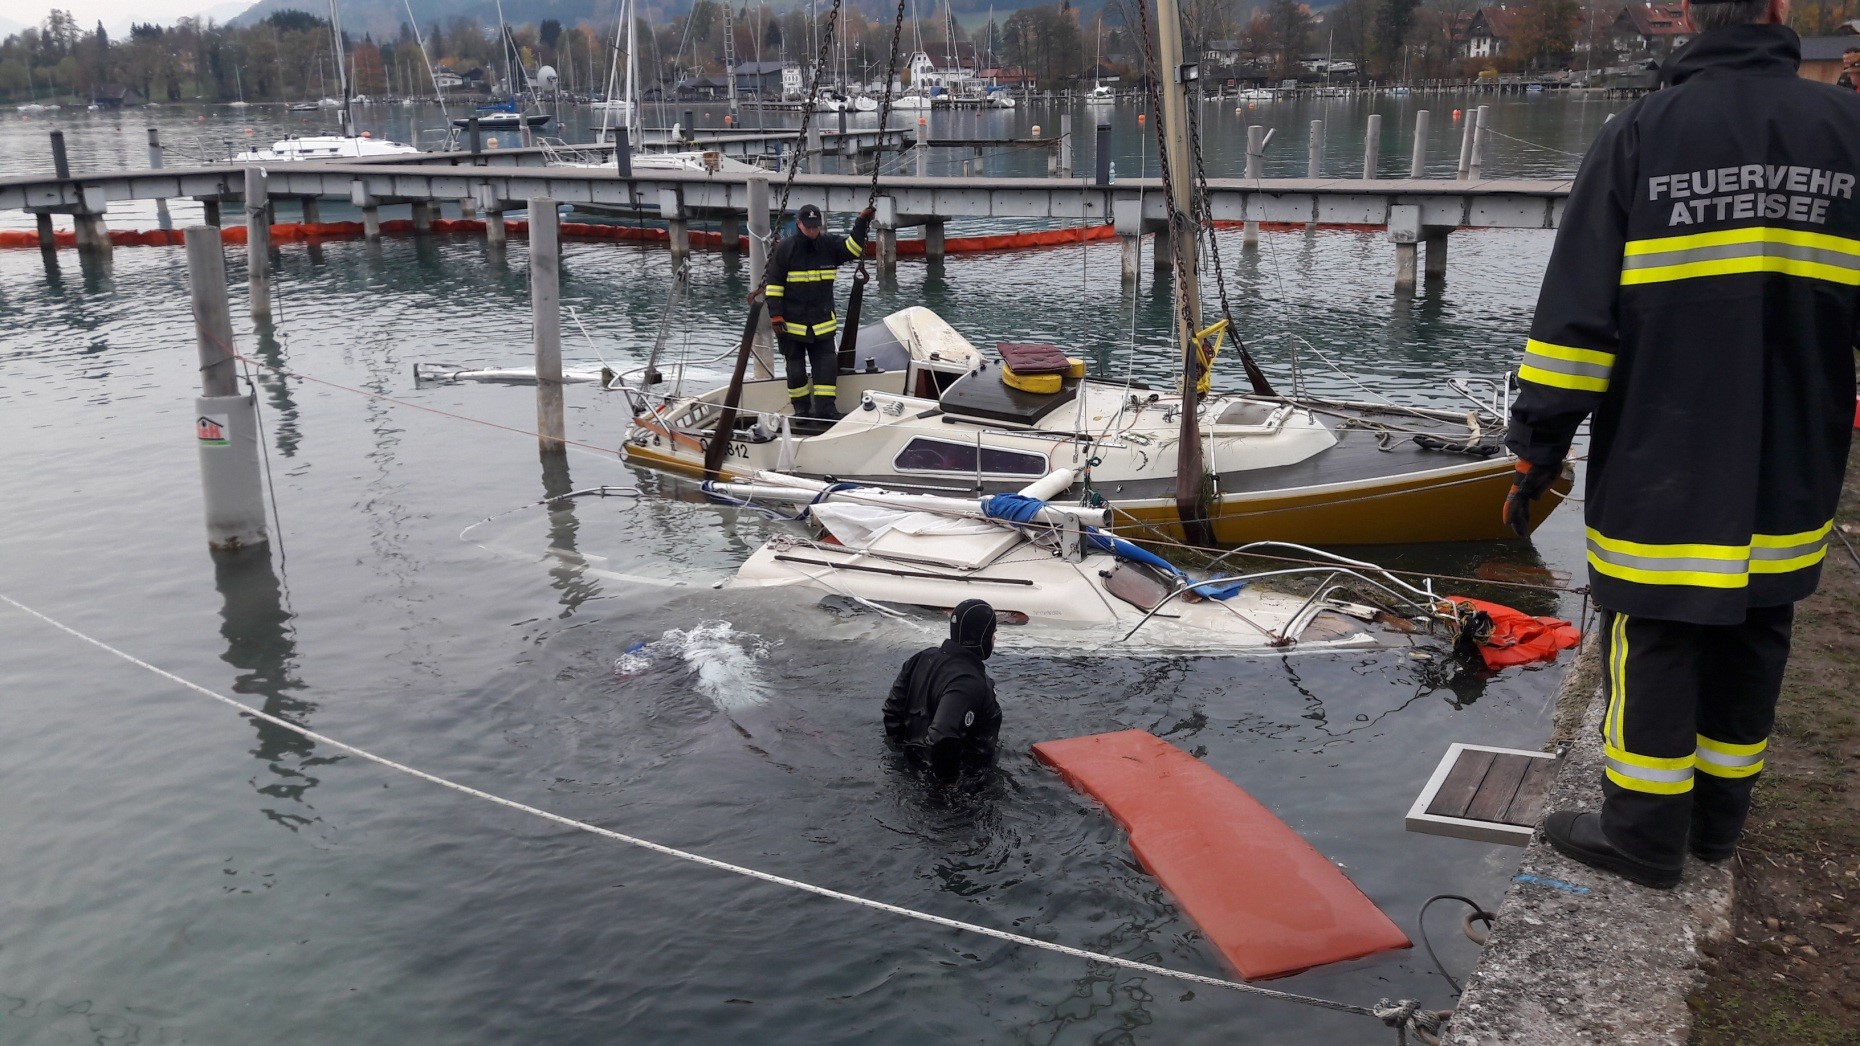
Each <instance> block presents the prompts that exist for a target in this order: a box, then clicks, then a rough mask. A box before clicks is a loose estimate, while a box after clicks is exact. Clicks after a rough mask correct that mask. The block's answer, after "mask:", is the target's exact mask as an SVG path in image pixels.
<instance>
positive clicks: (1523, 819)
mask: <svg viewBox="0 0 1860 1046" xmlns="http://www.w3.org/2000/svg"><path fill="white" fill-rule="evenodd" d="M1555 770H1556V760H1555V759H1552V758H1551V757H1550V756H1549V755H1548V754H1545V755H1543V756H1541V757H1539V758H1536V759H1532V760H1531V761H1530V768H1529V769H1528V770H1526V771H1525V773H1524V780H1523V782H1522V783H1520V784H1519V785H1518V794H1516V795H1514V796H1512V797H1511V805H1510V806H1508V807H1506V808H1505V812H1504V814H1503V815H1502V816H1501V817H1500V818H1499V820H1501V821H1503V822H1505V823H1506V824H1515V825H1523V826H1526V827H1535V826H1536V824H1537V822H1539V821H1541V820H1543V816H1544V796H1545V795H1546V794H1547V793H1548V792H1549V791H1550V778H1551V776H1552V774H1553V773H1554V771H1555Z"/></svg>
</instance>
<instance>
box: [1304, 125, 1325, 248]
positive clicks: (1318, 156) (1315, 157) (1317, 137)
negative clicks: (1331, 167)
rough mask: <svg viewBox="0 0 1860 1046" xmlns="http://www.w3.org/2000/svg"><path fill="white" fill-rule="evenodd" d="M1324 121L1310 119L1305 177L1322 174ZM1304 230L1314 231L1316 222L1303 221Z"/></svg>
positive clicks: (1316, 176) (1319, 176)
mask: <svg viewBox="0 0 1860 1046" xmlns="http://www.w3.org/2000/svg"><path fill="white" fill-rule="evenodd" d="M1323 172H1324V121H1322V120H1313V121H1311V145H1310V155H1309V156H1308V157H1307V158H1306V160H1305V177H1307V178H1322V177H1323V176H1324V173H1323ZM1305 231H1306V232H1308V233H1310V232H1316V231H1317V222H1315V221H1311V222H1306V223H1305Z"/></svg>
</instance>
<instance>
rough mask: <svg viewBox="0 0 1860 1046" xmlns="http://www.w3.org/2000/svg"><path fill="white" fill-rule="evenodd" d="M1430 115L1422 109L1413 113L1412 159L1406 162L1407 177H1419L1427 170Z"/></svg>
mask: <svg viewBox="0 0 1860 1046" xmlns="http://www.w3.org/2000/svg"><path fill="white" fill-rule="evenodd" d="M1431 119H1432V117H1430V116H1428V114H1427V110H1426V109H1422V110H1419V111H1417V112H1416V113H1415V114H1414V159H1413V160H1411V161H1410V162H1409V164H1408V177H1410V178H1420V177H1422V176H1423V175H1424V174H1425V173H1426V171H1427V125H1428V122H1429V121H1430V120H1431Z"/></svg>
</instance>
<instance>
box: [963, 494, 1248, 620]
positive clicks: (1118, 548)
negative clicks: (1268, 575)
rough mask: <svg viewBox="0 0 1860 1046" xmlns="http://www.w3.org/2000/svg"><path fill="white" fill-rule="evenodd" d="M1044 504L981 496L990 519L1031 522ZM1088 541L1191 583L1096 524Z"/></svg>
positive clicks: (1209, 592)
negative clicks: (1100, 528)
mask: <svg viewBox="0 0 1860 1046" xmlns="http://www.w3.org/2000/svg"><path fill="white" fill-rule="evenodd" d="M1045 507H1046V502H1044V501H1042V500H1040V499H1039V498H1030V497H1028V496H1027V495H1025V494H995V495H993V496H991V497H986V498H983V499H982V511H983V512H985V513H987V515H988V517H989V518H990V519H999V520H1003V521H1005V522H1008V523H1031V522H1033V520H1034V519H1035V518H1036V517H1038V516H1039V514H1040V510H1041V509H1043V508H1045ZM1085 540H1086V541H1087V542H1088V543H1089V544H1090V545H1091V546H1092V547H1093V548H1096V549H1100V550H1102V551H1105V552H1109V553H1110V554H1112V555H1113V556H1116V557H1117V558H1119V559H1128V560H1131V561H1132V562H1136V563H1142V564H1143V565H1145V566H1149V567H1154V568H1155V569H1157V570H1160V571H1162V572H1163V573H1164V574H1167V575H1169V576H1171V577H1176V578H1180V579H1181V580H1182V581H1184V582H1191V579H1190V578H1189V576H1188V574H1187V572H1185V571H1184V570H1183V569H1182V568H1181V567H1178V566H1176V565H1175V564H1174V563H1171V562H1169V561H1168V560H1166V559H1164V558H1162V557H1161V556H1159V555H1157V554H1156V553H1154V552H1151V551H1150V550H1149V549H1146V548H1142V547H1140V546H1138V545H1134V544H1131V543H1130V542H1128V541H1125V540H1124V539H1123V538H1120V537H1117V536H1116V535H1113V534H1106V533H1105V532H1104V531H1102V530H1099V529H1098V528H1096V527H1086V528H1085ZM1212 580H1214V581H1221V580H1224V579H1222V578H1214V579H1212ZM1245 587H1246V582H1244V581H1240V580H1237V579H1236V580H1232V581H1229V582H1228V583H1227V584H1225V585H1213V584H1207V583H1203V584H1201V585H1200V586H1198V587H1197V588H1196V589H1195V595H1198V596H1200V597H1201V598H1203V599H1232V598H1233V597H1234V596H1236V595H1238V594H1239V593H1240V590H1241V589H1243V588H1245Z"/></svg>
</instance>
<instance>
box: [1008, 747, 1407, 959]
mask: <svg viewBox="0 0 1860 1046" xmlns="http://www.w3.org/2000/svg"><path fill="white" fill-rule="evenodd" d="M1033 752H1034V755H1036V756H1038V757H1039V758H1040V759H1041V761H1043V762H1045V763H1046V764H1048V765H1049V766H1051V767H1052V768H1053V769H1055V770H1057V771H1059V773H1060V775H1061V776H1063V777H1064V778H1065V779H1066V782H1067V783H1068V784H1070V785H1072V787H1074V788H1077V789H1078V790H1080V791H1082V792H1084V793H1086V794H1087V795H1090V796H1092V797H1093V798H1095V799H1097V800H1098V801H1099V802H1101V803H1103V804H1104V805H1105V806H1106V807H1107V808H1108V809H1109V810H1110V811H1111V816H1113V817H1115V818H1117V821H1118V823H1119V824H1121V825H1123V826H1124V830H1125V831H1127V832H1129V833H1130V849H1131V850H1132V852H1134V853H1135V854H1136V855H1137V860H1138V861H1140V862H1141V863H1142V865H1143V868H1144V870H1145V871H1148V872H1149V873H1150V874H1151V875H1154V876H1155V877H1156V878H1157V880H1158V881H1160V882H1161V883H1162V885H1163V887H1164V888H1165V889H1167V890H1168V891H1169V893H1170V894H1171V895H1172V896H1174V897H1175V899H1176V902H1177V903H1178V904H1180V905H1181V906H1182V909H1183V911H1184V912H1186V913H1187V914H1188V917H1189V918H1190V919H1192V920H1194V923H1195V925H1197V926H1199V927H1201V931H1202V933H1203V934H1205V935H1206V936H1207V938H1208V940H1210V941H1212V942H1213V943H1214V946H1215V947H1216V948H1219V949H1220V952H1221V954H1222V955H1224V956H1226V957H1227V961H1228V962H1229V963H1231V964H1232V965H1233V967H1234V968H1235V969H1236V970H1238V971H1239V972H1240V976H1241V977H1242V978H1244V979H1246V980H1249V981H1252V980H1262V979H1266V978H1271V977H1284V976H1286V975H1288V974H1293V973H1297V972H1299V971H1300V970H1308V969H1310V968H1311V967H1313V966H1323V965H1325V964H1326V963H1333V962H1339V961H1342V960H1344V959H1357V958H1361V957H1363V956H1365V955H1374V954H1375V953H1377V952H1381V951H1387V950H1388V949H1390V948H1407V947H1411V942H1410V941H1409V940H1408V936H1407V935H1406V934H1404V933H1402V932H1401V930H1400V929H1399V928H1397V927H1396V925H1395V924H1394V923H1393V922H1391V921H1390V920H1389V917H1388V916H1387V915H1385V914H1383V911H1382V909H1380V908H1378V907H1376V905H1375V902H1373V901H1371V900H1370V899H1369V898H1368V897H1365V896H1364V895H1363V892H1362V891H1361V890H1359V889H1357V888H1356V884H1355V883H1353V882H1351V881H1350V880H1349V878H1348V877H1346V876H1345V875H1344V874H1343V873H1342V872H1341V871H1339V870H1338V869H1337V866H1336V865H1335V864H1333V863H1331V861H1330V859H1329V858H1327V857H1325V856H1324V855H1323V854H1321V853H1319V852H1317V850H1316V849H1314V848H1313V847H1312V846H1311V844H1310V843H1307V842H1305V841H1304V839H1303V838H1301V837H1300V836H1299V835H1298V833H1297V832H1294V831H1292V829H1291V828H1290V827H1289V826H1287V825H1286V823H1285V822H1284V821H1281V820H1279V819H1278V818H1277V817H1275V816H1273V813H1272V811H1270V810H1268V809H1266V808H1265V807H1264V806H1262V805H1260V803H1259V801H1258V800H1256V799H1254V798H1253V797H1252V796H1250V795H1248V794H1246V792H1244V791H1242V790H1241V789H1240V786H1238V785H1236V784H1234V783H1233V782H1232V781H1229V780H1228V779H1227V778H1225V777H1222V776H1221V775H1220V774H1219V773H1217V772H1215V771H1214V770H1212V769H1209V768H1208V766H1207V765H1206V764H1204V763H1202V762H1201V761H1200V760H1198V759H1196V758H1195V757H1194V756H1191V755H1189V754H1188V753H1187V752H1184V751H1182V750H1181V749H1180V748H1177V747H1175V746H1174V745H1172V744H1170V743H1168V742H1167V741H1163V740H1159V739H1158V738H1155V737H1152V736H1150V735H1149V734H1147V733H1145V732H1143V731H1141V730H1123V731H1119V732H1117V733H1112V734H1093V735H1091V736H1089V737H1073V738H1068V739H1066V740H1063V741H1043V742H1041V743H1040V744H1037V745H1034V746H1033Z"/></svg>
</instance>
